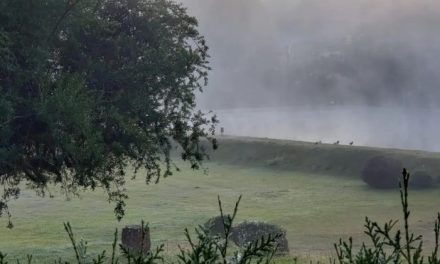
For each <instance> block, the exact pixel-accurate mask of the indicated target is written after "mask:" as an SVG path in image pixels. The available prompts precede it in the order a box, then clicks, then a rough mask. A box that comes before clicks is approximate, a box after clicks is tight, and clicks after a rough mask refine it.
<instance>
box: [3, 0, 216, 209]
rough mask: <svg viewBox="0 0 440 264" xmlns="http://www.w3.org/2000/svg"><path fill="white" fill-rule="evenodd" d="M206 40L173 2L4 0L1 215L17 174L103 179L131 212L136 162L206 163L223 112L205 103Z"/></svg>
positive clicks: (69, 180)
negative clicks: (201, 106) (129, 173)
mask: <svg viewBox="0 0 440 264" xmlns="http://www.w3.org/2000/svg"><path fill="white" fill-rule="evenodd" d="M207 50H208V47H207V46H206V44H205V40H204V38H203V36H201V35H200V34H199V32H198V31H197V20H196V19H195V18H193V17H191V16H189V15H188V14H187V13H186V9H185V8H184V7H182V6H181V5H179V4H176V3H174V2H172V1H168V0H66V1H61V0H4V1H0V90H1V97H0V184H1V186H3V191H2V192H3V193H1V192H0V194H1V195H2V196H1V197H0V215H1V214H2V213H3V214H6V215H8V216H10V213H9V210H8V201H9V200H10V199H12V198H17V197H18V196H19V192H20V188H19V187H20V186H21V185H20V183H22V182H26V183H27V186H29V187H31V188H33V189H35V190H36V191H37V193H38V194H41V195H44V194H45V193H46V192H47V190H48V186H52V185H59V186H61V188H62V190H63V191H64V192H66V193H76V192H77V191H78V190H83V189H95V188H104V189H105V190H107V192H108V195H109V200H110V201H114V202H116V207H115V213H116V215H117V217H118V218H121V217H122V216H123V213H124V199H125V198H126V197H127V196H126V193H125V191H124V183H125V173H126V170H127V168H132V167H134V168H135V169H136V170H138V169H141V168H145V169H146V170H145V171H146V174H147V175H146V180H147V182H150V181H151V180H158V179H159V177H161V176H168V175H171V173H172V171H173V166H172V164H173V163H172V161H171V157H172V155H171V154H170V151H171V150H172V149H173V148H178V150H179V151H181V154H182V158H183V160H185V161H188V162H189V163H190V164H191V166H192V167H193V168H198V167H199V166H200V162H201V161H202V160H203V159H204V157H205V153H204V151H203V148H202V147H201V142H202V140H203V138H207V139H208V140H209V141H211V143H213V146H214V147H215V145H216V143H215V139H214V138H213V135H214V134H213V133H214V124H215V118H208V117H207V116H206V115H205V114H203V113H201V112H199V111H196V104H195V93H196V92H197V91H198V90H201V89H202V88H203V87H204V86H205V85H206V82H207V72H208V70H209V67H208V61H207V58H208V55H207Z"/></svg>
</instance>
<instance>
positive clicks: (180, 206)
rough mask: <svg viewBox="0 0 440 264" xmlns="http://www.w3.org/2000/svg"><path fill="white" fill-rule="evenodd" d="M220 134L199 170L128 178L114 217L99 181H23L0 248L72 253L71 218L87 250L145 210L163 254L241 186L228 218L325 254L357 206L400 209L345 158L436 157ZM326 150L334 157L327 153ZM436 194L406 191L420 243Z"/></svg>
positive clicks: (228, 203) (352, 220)
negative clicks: (41, 192)
mask: <svg viewBox="0 0 440 264" xmlns="http://www.w3.org/2000/svg"><path fill="white" fill-rule="evenodd" d="M234 142H235V143H237V142H238V143H237V144H236V145H234V144H233V143H234ZM220 143H221V145H220V150H219V151H218V152H217V153H216V154H213V155H212V156H211V160H210V161H208V162H206V163H205V164H204V166H205V170H198V171H193V170H191V169H189V168H188V165H187V164H184V163H180V162H178V165H179V166H180V167H181V169H182V171H181V172H179V173H176V174H175V175H173V176H171V177H168V178H164V179H161V180H160V182H159V184H150V185H146V184H145V182H144V177H143V175H142V173H139V175H138V177H137V178H136V179H135V180H132V181H128V183H127V189H128V194H129V197H130V198H129V200H128V201H127V211H126V216H125V217H124V219H123V220H122V221H121V222H117V220H116V218H115V216H114V214H113V204H109V203H108V202H107V199H106V198H107V197H106V195H105V193H104V192H103V191H101V190H97V191H95V192H91V191H87V192H84V193H81V195H80V197H70V198H68V197H65V196H63V195H62V194H60V193H58V192H55V191H54V194H55V198H49V197H46V198H41V197H37V196H36V195H35V194H33V193H32V192H31V191H23V193H22V195H21V197H20V199H18V200H16V201H13V202H11V204H10V208H11V213H12V215H13V218H12V220H13V224H14V228H13V229H7V228H6V225H7V219H6V218H5V217H3V218H0V250H1V251H2V252H4V253H7V254H8V256H9V257H10V260H12V259H13V258H15V257H18V258H21V259H23V258H24V257H25V255H26V254H32V255H33V256H34V259H35V260H38V262H37V263H46V262H53V260H55V259H56V258H58V257H62V258H63V259H66V260H67V259H73V258H74V252H73V250H72V248H71V245H70V242H69V240H68V237H67V234H66V233H65V231H64V228H63V222H67V221H69V222H70V223H71V225H72V227H73V230H74V232H75V234H76V235H77V237H78V238H83V239H84V240H87V241H88V245H89V247H90V249H89V250H90V254H94V253H97V252H98V251H102V250H104V249H106V250H108V251H109V250H110V245H111V242H112V237H113V233H114V230H115V228H119V229H121V228H122V227H123V226H125V225H129V224H138V223H140V221H141V220H144V221H145V222H148V223H149V226H150V232H151V239H152V242H153V246H156V245H159V244H164V245H165V251H166V254H167V255H169V256H172V255H174V253H176V252H177V251H178V245H179V244H180V245H182V246H183V247H184V246H185V244H186V243H185V238H184V233H183V231H184V228H185V227H188V228H189V229H192V228H193V227H195V226H197V225H199V224H203V223H205V222H206V221H207V220H208V219H209V218H210V217H212V216H216V215H218V204H217V195H219V196H220V197H221V199H222V201H223V205H224V208H225V210H226V211H231V210H232V209H233V206H234V203H235V201H236V199H237V198H238V196H239V195H243V199H242V202H241V204H240V207H239V212H238V219H237V223H239V222H241V221H244V220H259V221H266V222H269V223H275V224H278V225H280V226H282V227H283V228H284V229H286V231H287V237H288V240H289V247H290V255H291V257H295V256H298V257H299V259H300V260H304V261H307V262H308V261H309V260H313V261H316V260H320V261H327V260H328V258H329V257H330V256H332V255H333V243H334V242H336V241H337V240H338V239H339V238H341V237H342V238H344V239H345V238H348V237H349V236H352V237H353V238H354V241H355V245H358V244H359V242H360V240H361V239H365V237H364V236H363V224H364V219H365V216H369V217H370V218H372V219H373V220H377V221H379V222H384V221H386V220H388V219H400V218H401V207H400V201H399V192H398V190H397V189H396V190H388V191H383V190H372V189H370V188H369V187H368V186H366V184H364V183H363V182H362V181H361V180H360V176H359V172H358V170H359V168H357V167H356V166H354V165H350V164H361V163H362V162H361V161H362V159H365V157H367V156H371V155H373V154H375V153H376V152H377V153H392V154H393V153H394V154H393V155H401V157H402V159H408V160H411V162H412V163H411V164H410V165H411V166H414V167H417V166H422V165H424V166H425V167H426V166H428V165H430V164H431V163H430V162H432V164H435V162H434V161H435V160H436V159H437V154H434V153H433V154H430V153H422V152H412V151H400V150H384V149H372V148H362V147H350V148H349V147H348V146H330V145H314V144H310V143H299V142H287V141H274V140H250V139H223V140H220ZM222 143H223V145H222ZM222 146H223V147H222ZM277 146H278V147H277ZM289 149H290V153H291V154H289ZM332 150H333V152H334V155H333V159H334V160H333V161H332V162H328V161H326V159H329V158H330V157H329V156H328V155H329V154H328V153H330V152H331V151H332ZM240 151H241V152H240ZM271 151H272V152H271ZM228 152H229V155H228ZM301 152H302V153H304V155H303V157H302V159H300V158H298V159H296V160H297V161H298V162H297V163H295V164H290V165H289V164H288V163H289V159H290V158H291V156H292V157H293V158H292V159H293V160H295V159H294V157H295V155H299V154H298V153H301ZM344 152H345V153H346V154H345V160H343V159H342V156H343V153H344ZM372 152H374V153H372ZM267 153H272V154H271V155H268V154H267ZM310 153H312V154H310ZM313 153H315V154H313ZM353 153H358V154H356V155H355V154H353ZM359 153H360V154H359ZM362 153H363V154H362ZM365 153H366V154H365ZM377 153H376V154H377ZM252 155H253V156H252ZM290 155H291V156H290ZM330 156H331V155H330ZM364 156H365V157H364ZM313 157H315V161H314V162H313V159H314V158H313ZM326 157H327V158H326ZM411 157H413V159H411ZM417 158H418V159H419V160H418V162H419V163H420V164H419V165H417V164H418V163H417V162H416V161H415V159H417ZM336 159H337V160H336ZM339 159H340V160H342V161H343V162H342V163H341V162H339V161H338V160H339ZM327 163H328V164H332V167H331V168H328V166H327V165H326V164H327ZM308 164H312V165H313V164H314V166H311V165H310V167H308V166H309V165H308ZM322 164H324V165H322ZM344 164H345V165H344ZM426 164H428V165H426ZM344 168H345V169H344ZM432 168H433V169H432V170H435V167H432ZM338 171H342V172H341V173H339V174H338ZM439 200H440V189H438V188H432V189H429V190H423V191H421V190H417V191H416V190H414V191H410V207H411V209H412V210H411V211H412V214H411V222H412V230H413V231H414V232H416V233H420V234H422V235H423V236H424V239H425V241H426V246H427V247H428V248H429V247H430V246H432V242H433V239H434V237H433V234H432V232H431V230H432V228H433V222H434V218H435V216H436V214H437V211H439V210H440V206H439Z"/></svg>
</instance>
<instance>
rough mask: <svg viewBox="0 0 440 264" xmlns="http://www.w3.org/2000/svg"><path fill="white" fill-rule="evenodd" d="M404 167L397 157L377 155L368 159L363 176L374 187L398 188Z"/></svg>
mask: <svg viewBox="0 0 440 264" xmlns="http://www.w3.org/2000/svg"><path fill="white" fill-rule="evenodd" d="M402 168H403V166H402V164H401V163H400V162H399V161H398V160H396V159H393V158H390V157H385V156H376V157H373V158H371V159H369V160H368V161H367V163H366V164H365V166H364V168H363V169H362V172H361V176H362V180H363V181H364V182H366V183H367V184H368V185H370V186H371V187H373V188H378V189H391V188H398V187H399V180H400V177H401V173H402Z"/></svg>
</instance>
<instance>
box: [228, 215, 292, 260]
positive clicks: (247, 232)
mask: <svg viewBox="0 0 440 264" xmlns="http://www.w3.org/2000/svg"><path fill="white" fill-rule="evenodd" d="M269 234H270V235H276V234H281V237H280V238H278V239H277V244H278V249H277V254H278V255H285V254H288V253H289V242H288V241H287V236H286V231H285V230H284V229H283V228H281V227H279V226H277V225H274V224H269V223H265V222H254V221H252V222H247V221H246V222H243V223H240V224H239V225H237V226H235V227H234V228H233V230H232V234H231V240H232V241H233V242H234V243H235V244H236V245H237V246H239V247H243V246H245V245H246V244H247V243H251V242H254V241H256V240H258V239H260V238H261V237H262V236H264V237H267V236H268V235H269Z"/></svg>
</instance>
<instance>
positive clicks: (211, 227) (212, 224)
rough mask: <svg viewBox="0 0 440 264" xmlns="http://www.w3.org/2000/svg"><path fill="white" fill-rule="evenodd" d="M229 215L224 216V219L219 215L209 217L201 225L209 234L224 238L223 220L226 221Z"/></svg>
mask: <svg viewBox="0 0 440 264" xmlns="http://www.w3.org/2000/svg"><path fill="white" fill-rule="evenodd" d="M229 217H230V215H227V216H224V219H223V217H222V216H221V215H219V216H215V217H212V218H210V219H209V220H208V221H206V223H205V224H204V225H203V227H204V228H205V229H206V230H207V232H208V233H209V234H210V235H213V236H220V237H221V238H225V225H224V223H223V220H224V221H228V219H229Z"/></svg>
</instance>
